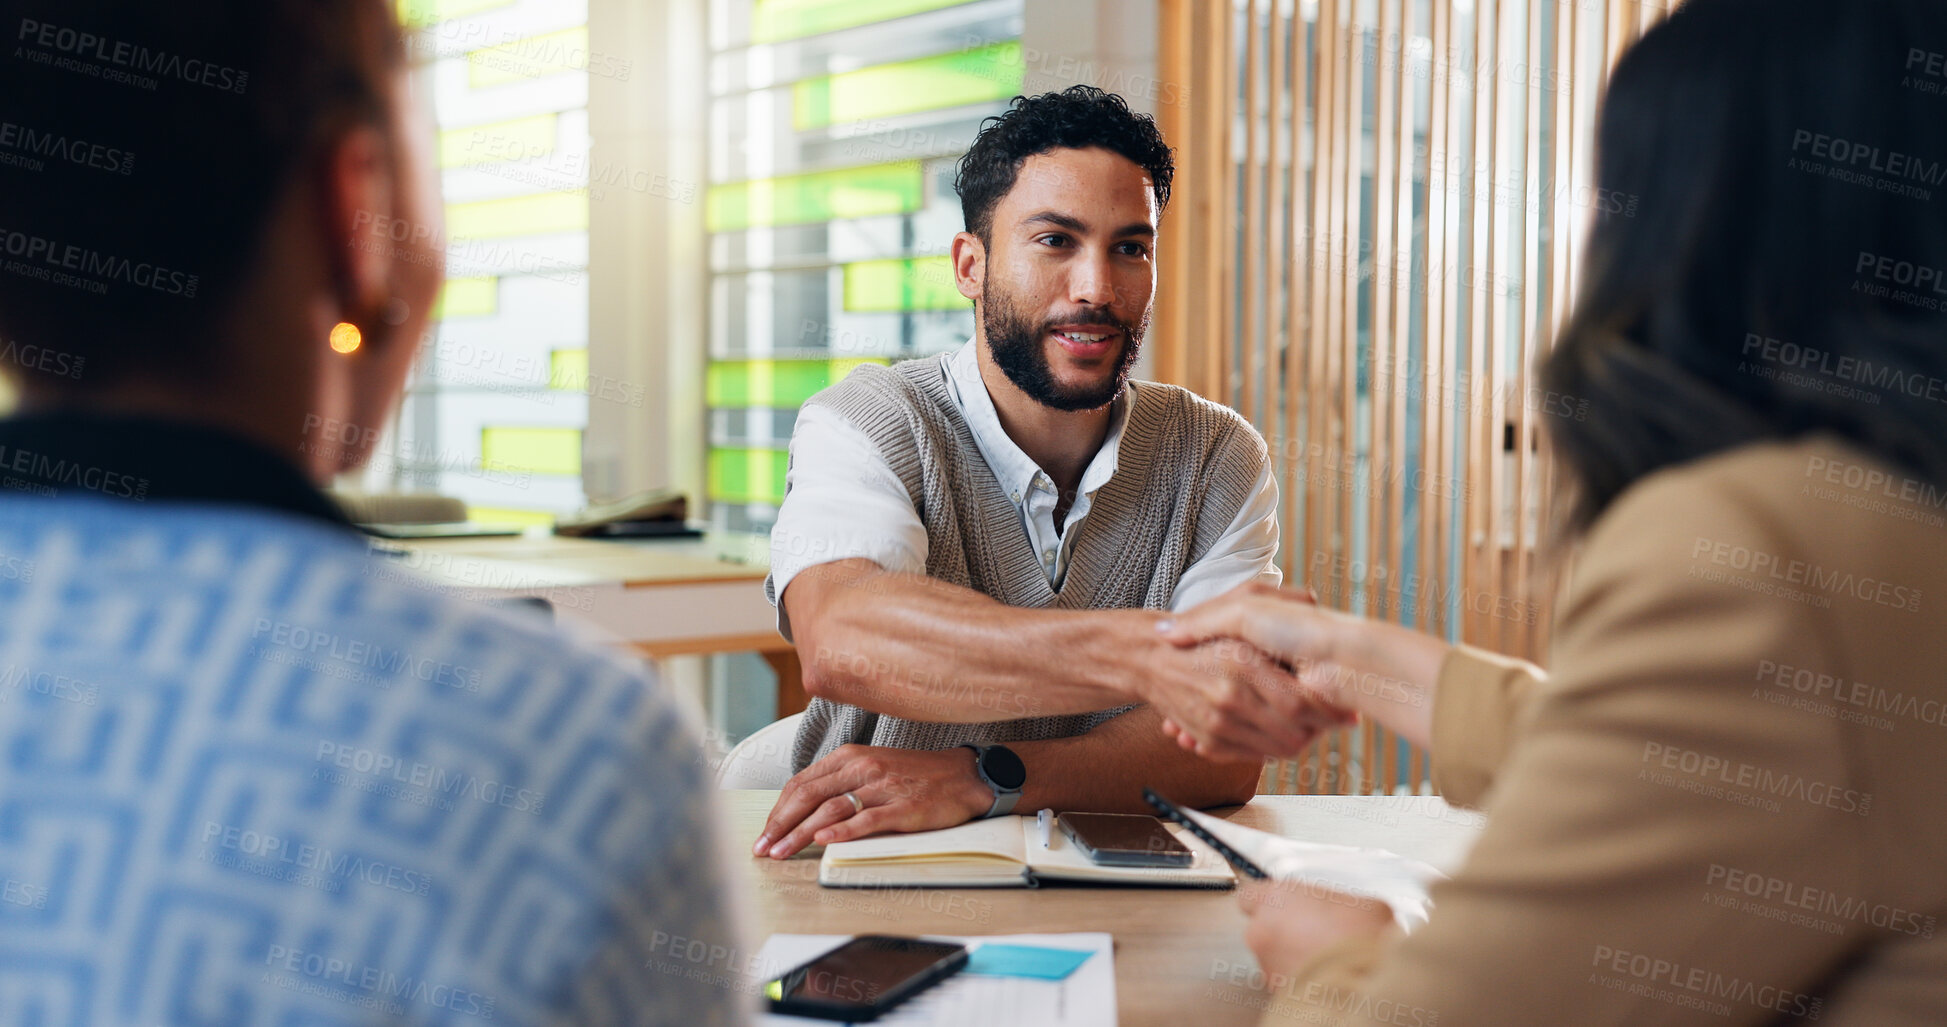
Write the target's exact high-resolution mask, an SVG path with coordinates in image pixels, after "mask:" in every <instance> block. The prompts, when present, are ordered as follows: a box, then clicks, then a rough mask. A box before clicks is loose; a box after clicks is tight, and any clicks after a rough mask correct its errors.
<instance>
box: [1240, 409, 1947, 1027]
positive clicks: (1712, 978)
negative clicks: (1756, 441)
mask: <svg viewBox="0 0 1947 1027" xmlns="http://www.w3.org/2000/svg"><path fill="white" fill-rule="evenodd" d="M1576 559H1577V566H1576V568H1575V573H1574V576H1573V581H1572V583H1571V586H1570V590H1569V594H1568V601H1567V604H1566V606H1565V607H1564V609H1563V611H1562V615H1561V620H1560V626H1559V630H1558V631H1557V633H1556V635H1555V639H1554V648H1553V653H1552V659H1551V663H1552V665H1553V667H1554V671H1553V673H1552V674H1543V673H1542V672H1541V671H1539V670H1537V669H1535V668H1534V667H1532V666H1531V665H1528V664H1524V663H1520V662H1519V661H1512V660H1507V659H1504V658H1501V657H1496V656H1492V655H1489V654H1485V653H1481V652H1478V651H1475V650H1468V649H1462V650H1458V651H1456V652H1455V653H1454V654H1453V655H1452V656H1451V657H1449V659H1448V660H1447V662H1446V664H1445V665H1444V666H1443V668H1442V670H1441V674H1440V682H1439V690H1438V693H1437V695H1436V696H1435V700H1434V711H1433V712H1434V726H1433V756H1434V763H1433V766H1434V781H1435V784H1436V785H1437V786H1438V787H1439V788H1440V789H1441V790H1442V792H1443V793H1444V794H1445V795H1446V796H1447V797H1448V798H1449V799H1450V800H1451V801H1454V802H1459V803H1464V804H1479V805H1483V806H1485V807H1486V808H1487V810H1488V820H1487V826H1486V829H1485V831H1484V833H1483V834H1482V835H1481V838H1480V841H1479V844H1478V845H1477V846H1476V848H1475V849H1474V851H1473V853H1472V854H1471V855H1470V857H1469V858H1468V859H1467V861H1466V863H1465V864H1464V865H1463V867H1462V869H1461V870H1460V871H1459V872H1458V873H1457V874H1456V875H1455V877H1454V879H1453V880H1452V881H1449V882H1445V883H1443V884H1442V885H1440V886H1439V887H1437V888H1435V890H1434V901H1435V908H1434V912H1433V917H1432V921H1431V922H1430V923H1429V924H1427V925H1426V926H1425V927H1424V928H1422V929H1421V930H1420V931H1418V932H1417V933H1415V934H1414V935H1413V936H1412V937H1410V938H1404V939H1403V938H1401V937H1399V936H1397V934H1394V935H1389V936H1387V937H1385V938H1383V939H1381V940H1380V941H1379V942H1377V943H1373V942H1358V943H1344V944H1341V945H1338V946H1335V947H1333V948H1330V949H1327V950H1326V951H1324V952H1323V953H1321V954H1320V955H1319V956H1318V957H1317V958H1316V959H1314V961H1313V962H1312V963H1311V965H1310V966H1309V967H1308V968H1307V969H1306V970H1305V972H1304V974H1303V975H1302V977H1301V979H1300V980H1299V981H1298V982H1297V983H1295V984H1293V985H1289V986H1287V988H1286V989H1285V992H1286V993H1285V994H1283V995H1281V996H1275V997H1274V999H1273V1005H1272V1007H1271V1014H1270V1015H1269V1016H1268V1017H1267V1018H1266V1021H1265V1022H1266V1023H1279V1024H1288V1023H1292V1022H1300V1023H1344V1024H1393V1025H1406V1027H1463V1025H1471V1024H1493V1025H1519V1024H1548V1025H1554V1024H1573V1025H1578V1027H1581V1025H1600V1024H1709V1025H1713V1027H1721V1025H1736V1024H1768V1023H1778V1022H1798V1021H1801V1020H1811V1019H1814V1018H1816V1021H1817V1022H1818V1023H1820V1024H1821V1025H1845V1027H1851V1025H1860V1027H1866V1025H1871V1027H1887V1025H1902V1024H1916V1025H1917V1024H1947V923H1942V922H1941V921H1942V920H1947V799H1944V798H1943V790H1947V488H1942V487H1940V486H1929V485H1925V484H1923V483H1920V482H1916V481H1910V480H1908V476H1907V475H1906V474H1904V473H1903V472H1900V471H1897V470H1893V469H1891V468H1889V467H1887V466H1885V465H1883V464H1881V463H1879V462H1877V461H1875V460H1873V459H1871V458H1868V457H1866V456H1864V455H1862V454H1860V453H1859V452H1857V451H1855V450H1852V449H1848V448H1846V447H1845V446H1844V445H1842V444H1840V443H1838V442H1836V441H1834V440H1832V439H1830V438H1825V437H1817V438H1813V439H1810V440H1805V441H1801V442H1798V443H1794V444H1769V445H1759V446H1747V447H1743V448H1740V449H1737V450H1735V451H1732V452H1729V453H1725V454H1720V455H1718V456H1715V457H1712V458H1709V459H1705V460H1702V461H1698V462H1696V463H1693V464H1689V465H1686V466H1683V467H1679V468H1675V469H1671V470H1667V471H1664V472H1662V473H1659V474H1655V475H1652V476H1651V477H1649V478H1646V479H1644V480H1643V481H1641V482H1639V483H1637V484H1636V485H1635V486H1634V487H1633V488H1631V489H1629V490H1628V492H1627V493H1625V494H1624V495H1623V496H1622V497H1621V498H1620V499H1619V500H1618V501H1617V502H1616V503H1615V504H1614V505H1613V506H1612V507H1611V508H1610V509H1609V510H1608V511H1607V512H1606V513H1605V514H1604V515H1603V517H1602V518H1601V520H1600V521H1599V522H1598V523H1597V524H1596V525H1595V527H1594V528H1593V530H1592V531H1591V532H1590V533H1589V535H1588V537H1587V538H1586V540H1585V542H1584V544H1583V545H1582V547H1581V549H1580V550H1579V552H1578V555H1577V558H1576ZM1294 1016H1295V1017H1296V1018H1297V1019H1296V1020H1295V1021H1294V1019H1293V1017H1294Z"/></svg>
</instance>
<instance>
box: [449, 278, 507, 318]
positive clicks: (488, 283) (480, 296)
mask: <svg viewBox="0 0 1947 1027" xmlns="http://www.w3.org/2000/svg"><path fill="white" fill-rule="evenodd" d="M499 309H500V279H498V278H493V277H486V278H448V279H447V280H446V284H445V285H443V286H441V287H440V290H439V299H438V301H437V302H435V303H434V304H433V320H435V321H441V320H444V319H446V318H449V317H488V316H490V315H492V314H493V313H495V312H496V311H498V310H499Z"/></svg>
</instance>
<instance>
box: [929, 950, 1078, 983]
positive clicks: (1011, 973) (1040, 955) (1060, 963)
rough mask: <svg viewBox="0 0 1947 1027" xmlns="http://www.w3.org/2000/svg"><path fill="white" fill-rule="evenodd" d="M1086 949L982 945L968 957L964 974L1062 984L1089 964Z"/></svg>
mask: <svg viewBox="0 0 1947 1027" xmlns="http://www.w3.org/2000/svg"><path fill="white" fill-rule="evenodd" d="M1094 954H1095V953H1094V952H1092V951H1089V950H1086V949H1044V948H1041V947H1039V946H1035V945H982V946H981V947H979V948H977V949H975V950H973V953H972V954H971V955H969V956H968V957H967V968H966V969H965V970H963V971H961V972H962V973H970V974H986V975H987V976H989V977H1033V978H1037V979H1039V980H1044V981H1059V980H1061V979H1062V978H1064V977H1066V976H1068V975H1069V974H1072V973H1074V972H1075V968H1076V967H1078V966H1081V965H1082V964H1083V963H1086V962H1088V957H1090V956H1092V955H1094Z"/></svg>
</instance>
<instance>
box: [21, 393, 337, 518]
mask: <svg viewBox="0 0 1947 1027" xmlns="http://www.w3.org/2000/svg"><path fill="white" fill-rule="evenodd" d="M0 476H4V477H6V478H8V479H11V481H10V482H9V483H8V485H9V487H10V488H11V489H13V490H15V491H17V492H20V493H26V494H29V495H42V496H50V495H51V496H57V497H58V496H87V495H91V494H92V495H101V496H105V497H107V498H110V499H122V500H127V501H130V502H158V501H159V502H192V503H216V504H223V505H231V506H254V507H259V508H265V509H270V510H276V511H279V512H282V513H287V514H295V515H297V516H300V517H307V518H311V519H313V520H319V521H324V522H326V523H329V524H331V525H333V526H335V527H341V528H344V529H345V530H347V531H353V532H355V531H357V530H358V529H357V528H356V527H354V526H353V524H352V523H351V521H350V520H348V519H347V518H346V517H345V513H344V511H343V510H341V509H339V507H338V504H337V503H335V502H333V501H332V499H331V497H330V496H327V495H325V494H324V493H323V492H322V491H320V490H319V489H318V487H317V486H315V485H313V484H312V483H311V482H310V480H309V479H307V478H306V477H305V476H304V475H303V474H302V473H300V472H299V471H298V469H297V468H296V467H295V466H293V465H292V464H291V462H290V461H289V460H287V459H285V458H284V457H281V456H279V455H277V454H276V453H274V452H272V451H271V450H270V449H268V448H266V447H264V446H262V445H259V444H258V443H256V442H253V441H251V440H249V439H246V438H243V437H242V436H239V435H235V434H232V433H231V432H228V431H224V430H222V429H218V428H210V427H205V426H202V425H193V424H184V423H181V422H176V421H166V420H157V419H154V418H148V417H129V416H121V415H114V414H98V413H85V412H80V411H51V412H48V413H44V414H32V415H27V416H22V417H10V418H0ZM0 494H4V493H0Z"/></svg>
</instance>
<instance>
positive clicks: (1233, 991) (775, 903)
mask: <svg viewBox="0 0 1947 1027" xmlns="http://www.w3.org/2000/svg"><path fill="white" fill-rule="evenodd" d="M719 794H720V795H721V796H722V797H723V798H724V800H725V805H726V807H727V809H728V810H729V820H730V829H731V847H732V851H733V853H734V854H735V855H734V856H733V859H734V861H735V862H738V863H740V864H742V865H743V866H744V871H745V872H744V878H745V880H744V884H745V889H744V891H745V896H746V899H747V901H748V902H749V904H750V907H751V909H752V912H753V927H754V929H755V930H756V932H757V936H756V937H754V938H752V939H751V942H752V944H753V945H755V944H758V943H761V942H762V941H763V940H764V939H765V938H768V937H770V936H771V935H772V934H777V933H785V934H867V933H875V932H876V933H885V934H1022V933H1031V932H1062V931H1107V932H1109V933H1110V934H1113V935H1114V936H1115V940H1116V953H1115V977H1116V1007H1117V1013H1118V1015H1119V1017H1120V1021H1121V1023H1123V1024H1127V1025H1143V1024H1156V1025H1158V1027H1163V1025H1167V1027H1224V1025H1228V1024H1255V1023H1257V1022H1258V1020H1259V1019H1261V1018H1262V1016H1263V1014H1264V1012H1265V1010H1266V1008H1267V1003H1269V1002H1271V1001H1272V1000H1273V998H1274V996H1272V995H1268V994H1267V992H1266V990H1265V988H1264V978H1263V974H1262V973H1260V972H1259V971H1258V969H1257V962H1256V960H1255V959H1254V958H1253V957H1252V956H1251V951H1250V949H1248V948H1246V947H1245V945H1244V916H1243V914H1242V913H1240V912H1239V911H1238V909H1237V900H1236V897H1235V895H1234V893H1232V892H1229V891H1192V890H1177V889H1166V888H1090V887H1060V886H1048V887H1043V888H1038V889H1026V888H1023V889H1011V888H888V889H835V888H821V887H819V886H818V855H819V854H820V853H821V852H822V851H823V850H822V849H820V848H817V847H813V848H811V849H808V850H806V851H805V852H803V853H800V854H798V855H797V856H795V857H793V858H791V859H788V860H781V861H780V860H771V859H764V858H756V857H751V856H748V855H745V853H747V852H748V851H749V848H750V845H751V843H753V842H755V841H756V839H757V833H758V831H759V830H761V829H762V828H763V825H764V817H765V815H766V814H768V813H769V812H770V809H771V806H772V804H773V803H774V802H775V801H776V799H777V793H776V792H769V791H725V792H721V793H719ZM1217 815H1218V816H1221V817H1224V818H1225V819H1228V820H1233V821H1236V822H1237V823H1239V824H1244V825H1246V826H1249V827H1256V828H1260V829H1262V830H1266V831H1272V832H1275V833H1278V834H1282V835H1285V836H1287V837H1292V838H1301V839H1305V840H1308V841H1319V842H1332V843H1336V844H1343V845H1360V846H1369V847H1376V848H1388V849H1392V850H1393V851H1395V852H1398V853H1400V854H1402V855H1405V856H1411V857H1413V858H1415V859H1422V860H1425V861H1427V862H1429V863H1432V864H1433V865H1434V866H1437V867H1441V868H1442V869H1446V870H1451V869H1453V868H1454V867H1456V866H1458V865H1459V862H1460V859H1461V858H1462V857H1463V856H1464V855H1465V853H1466V849H1467V847H1468V846H1469V845H1471V844H1472V842H1473V838H1474V835H1475V834H1476V832H1477V831H1478V830H1479V825H1480V823H1481V820H1482V818H1481V816H1480V815H1479V814H1477V813H1472V812H1468V811H1464V810H1459V809H1455V808H1453V807H1450V806H1448V805H1447V804H1446V803H1444V802H1442V801H1441V800H1439V799H1437V798H1431V797H1390V796H1336V795H1333V796H1325V795H1317V796H1312V795H1302V796H1301V795H1260V796H1258V797H1257V798H1255V799H1252V800H1251V802H1250V803H1249V804H1248V805H1244V806H1233V807H1230V808H1228V809H1226V810H1222V811H1218V812H1217Z"/></svg>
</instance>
